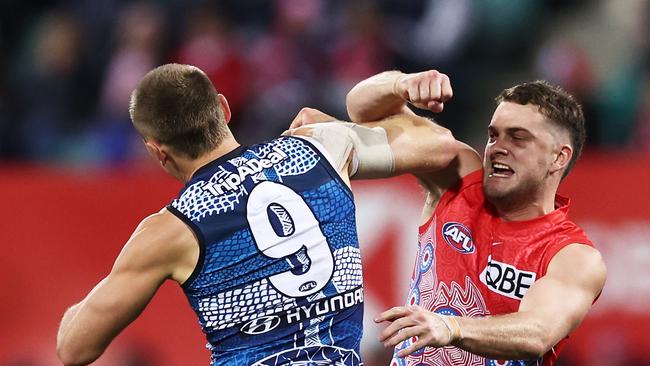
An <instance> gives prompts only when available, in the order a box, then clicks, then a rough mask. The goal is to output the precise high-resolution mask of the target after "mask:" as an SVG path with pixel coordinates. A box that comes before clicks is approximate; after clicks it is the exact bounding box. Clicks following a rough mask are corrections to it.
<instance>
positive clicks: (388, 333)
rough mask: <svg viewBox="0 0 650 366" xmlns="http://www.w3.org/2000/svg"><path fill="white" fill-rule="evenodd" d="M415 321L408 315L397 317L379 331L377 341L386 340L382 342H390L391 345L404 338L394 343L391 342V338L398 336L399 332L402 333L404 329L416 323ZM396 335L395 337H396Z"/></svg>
mask: <svg viewBox="0 0 650 366" xmlns="http://www.w3.org/2000/svg"><path fill="white" fill-rule="evenodd" d="M416 324H417V323H416V322H415V321H414V320H413V319H412V318H410V317H404V318H399V319H397V320H395V321H394V322H392V323H391V324H390V325H389V326H387V327H386V329H384V330H383V331H381V333H379V341H380V342H386V343H384V344H387V343H388V344H392V345H393V346H394V345H396V344H397V343H399V342H401V341H403V340H404V339H406V338H408V337H406V338H404V339H401V340H400V341H397V342H395V343H391V342H392V340H394V339H397V338H400V337H401V334H402V333H404V329H405V328H408V327H411V326H413V325H416ZM396 337H397V338H396Z"/></svg>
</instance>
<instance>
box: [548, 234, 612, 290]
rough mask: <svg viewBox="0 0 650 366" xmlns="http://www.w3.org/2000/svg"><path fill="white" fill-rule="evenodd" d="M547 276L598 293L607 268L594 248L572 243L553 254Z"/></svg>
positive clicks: (603, 281)
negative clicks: (582, 286) (585, 287)
mask: <svg viewBox="0 0 650 366" xmlns="http://www.w3.org/2000/svg"><path fill="white" fill-rule="evenodd" d="M547 275H552V276H553V277H556V278H559V279H563V280H565V281H569V282H573V283H576V284H579V285H584V286H587V287H589V288H591V289H593V290H594V291H597V292H600V291H601V290H602V288H603V286H604V285H605V279H606V277H607V266H606V265H605V261H604V260H603V256H602V255H601V253H600V252H599V251H598V250H597V249H596V248H594V247H592V246H589V245H584V244H578V243H574V244H570V245H567V246H566V247H564V248H562V249H561V250H560V251H559V252H557V254H555V256H554V257H553V259H551V262H550V263H549V266H548V270H547Z"/></svg>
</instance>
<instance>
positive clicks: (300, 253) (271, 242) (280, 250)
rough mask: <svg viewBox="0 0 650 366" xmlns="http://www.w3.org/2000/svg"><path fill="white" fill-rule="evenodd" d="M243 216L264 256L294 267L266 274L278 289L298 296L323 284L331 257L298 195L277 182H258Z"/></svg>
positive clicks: (330, 269)
mask: <svg viewBox="0 0 650 366" xmlns="http://www.w3.org/2000/svg"><path fill="white" fill-rule="evenodd" d="M246 217H247V219H248V225H249V227H250V229H251V232H252V233H253V239H254V240H255V244H256V245H257V248H258V249H259V250H260V251H261V252H262V253H263V254H264V255H265V256H267V257H270V258H286V260H287V261H289V263H290V264H292V266H293V267H294V268H293V269H292V270H289V271H286V272H282V273H278V274H276V275H273V276H270V277H269V281H270V282H271V284H272V285H273V286H274V287H275V288H276V289H277V290H278V291H280V292H281V293H283V294H285V295H287V296H291V297H302V296H307V295H311V294H314V293H316V292H318V291H320V290H321V289H322V288H323V287H325V285H327V283H328V282H329V280H330V279H331V278H332V274H333V272H334V258H333V257H332V252H331V250H330V247H329V245H328V244H327V239H326V238H325V235H324V234H323V232H322V231H321V229H320V225H319V223H318V220H316V217H315V216H314V213H313V212H312V211H311V210H310V209H309V207H308V206H307V203H305V201H304V200H303V199H302V197H301V196H300V195H298V194H297V193H296V192H294V191H293V190H291V189H290V188H289V187H287V186H284V185H282V184H280V183H275V182H270V181H266V182H262V183H260V184H258V185H257V186H255V187H254V188H253V190H252V191H251V193H250V195H249V197H248V204H247V206H246ZM272 221H273V222H272ZM274 224H275V225H274ZM296 263H297V264H298V266H296ZM300 265H302V266H300Z"/></svg>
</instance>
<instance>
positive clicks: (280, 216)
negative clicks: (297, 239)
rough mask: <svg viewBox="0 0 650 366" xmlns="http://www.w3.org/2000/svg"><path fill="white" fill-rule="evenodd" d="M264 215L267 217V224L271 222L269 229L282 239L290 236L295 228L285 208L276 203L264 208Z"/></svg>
mask: <svg viewBox="0 0 650 366" xmlns="http://www.w3.org/2000/svg"><path fill="white" fill-rule="evenodd" d="M266 214H267V215H268V217H269V222H271V227H273V231H275V233H276V234H277V235H278V236H279V237H282V238H286V237H287V236H291V235H292V234H293V232H294V231H295V230H296V227H295V225H294V223H293V219H292V218H291V215H289V212H288V211H287V209H286V208H284V207H283V206H282V205H279V204H277V203H275V202H274V203H271V204H270V205H269V206H268V207H267V208H266Z"/></svg>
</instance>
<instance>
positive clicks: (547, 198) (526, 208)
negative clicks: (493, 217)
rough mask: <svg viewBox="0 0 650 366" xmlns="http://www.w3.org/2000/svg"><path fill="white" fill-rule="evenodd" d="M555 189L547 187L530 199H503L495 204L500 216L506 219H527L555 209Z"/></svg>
mask: <svg viewBox="0 0 650 366" xmlns="http://www.w3.org/2000/svg"><path fill="white" fill-rule="evenodd" d="M555 192H556V190H555V189H552V190H551V189H547V190H544V192H539V194H538V195H535V196H534V197H530V198H529V200H521V199H519V200H513V201H512V202H511V203H508V201H501V202H499V203H500V204H496V205H494V206H495V208H496V210H497V213H498V214H499V217H501V219H503V220H505V221H526V220H532V219H535V218H537V217H540V216H544V215H546V214H549V213H551V212H552V211H553V210H555Z"/></svg>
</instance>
